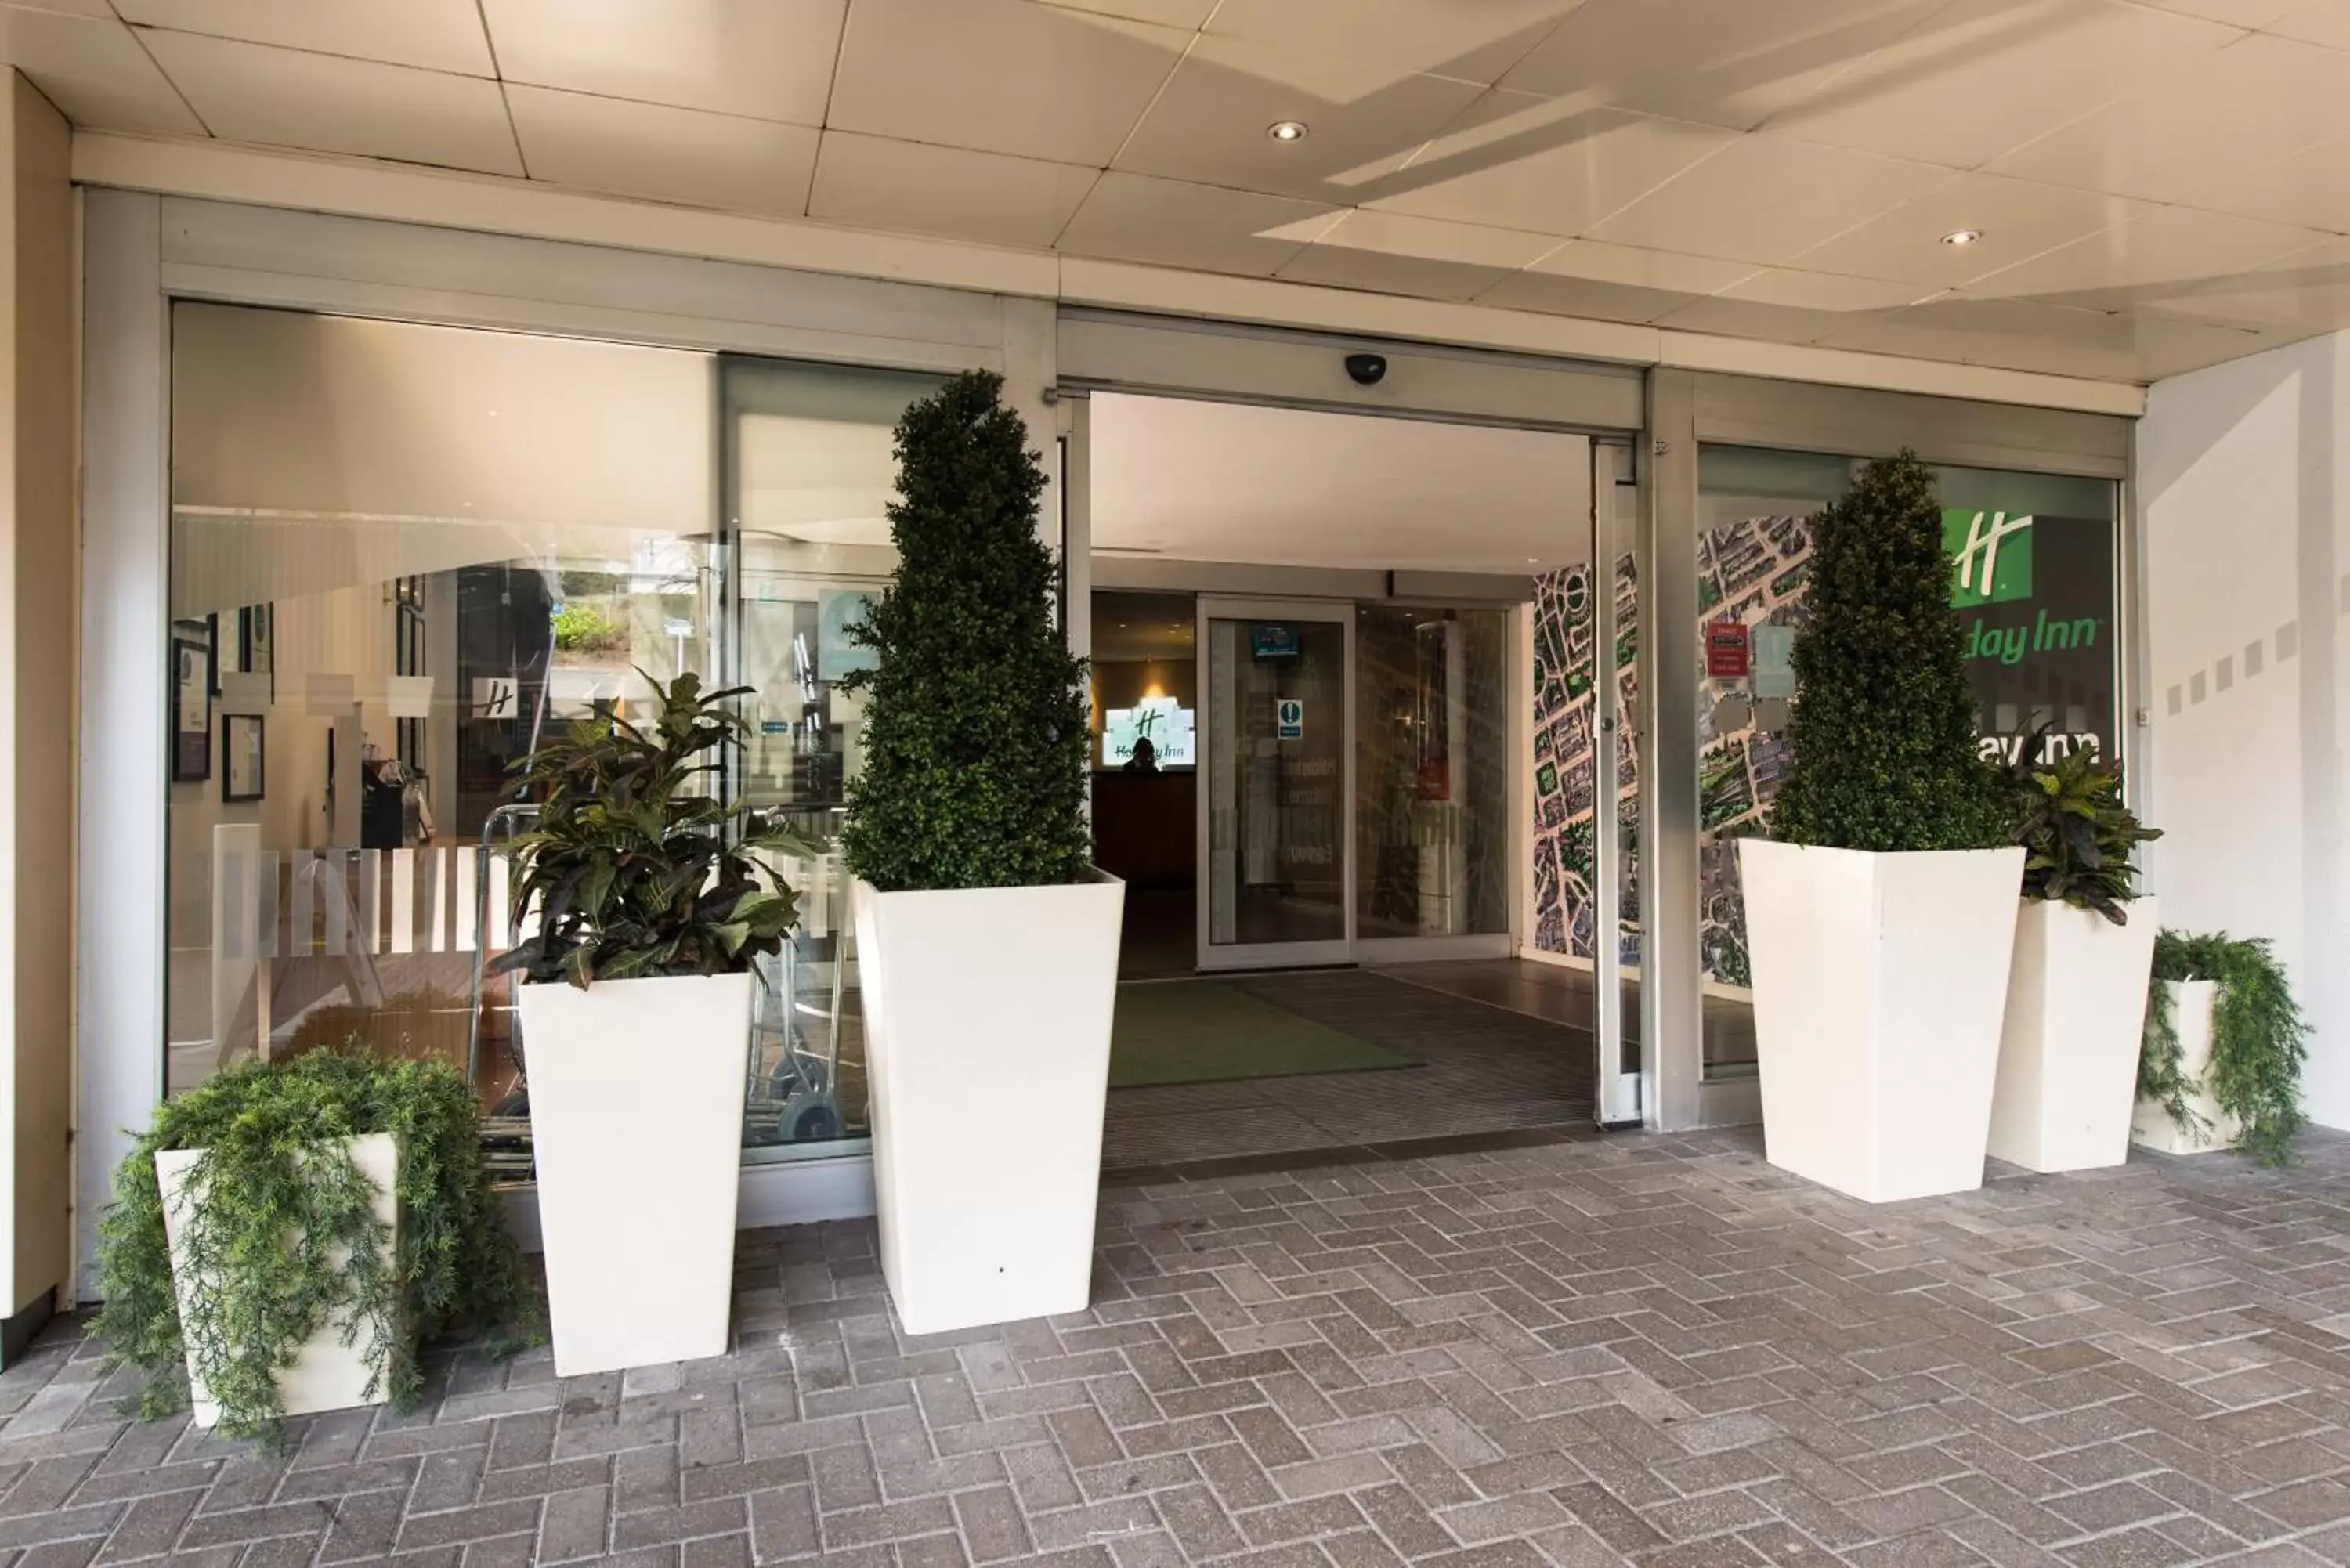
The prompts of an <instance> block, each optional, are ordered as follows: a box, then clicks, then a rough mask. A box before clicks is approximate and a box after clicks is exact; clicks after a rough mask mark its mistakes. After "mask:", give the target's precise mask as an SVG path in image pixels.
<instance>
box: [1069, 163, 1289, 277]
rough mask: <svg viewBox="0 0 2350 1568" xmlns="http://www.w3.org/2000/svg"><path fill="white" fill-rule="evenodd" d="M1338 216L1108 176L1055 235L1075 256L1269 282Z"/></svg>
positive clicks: (1236, 194) (1279, 199) (1269, 199)
mask: <svg viewBox="0 0 2350 1568" xmlns="http://www.w3.org/2000/svg"><path fill="white" fill-rule="evenodd" d="M1335 214H1336V210H1335V209H1333V208H1330V207H1327V206H1325V205H1322V204H1320V203H1317V202H1299V201H1294V200H1292V199H1291V198H1289V197H1287V196H1264V195H1258V194H1256V193H1254V192H1247V191H1226V190H1222V189H1221V188H1219V187H1217V186H1213V185H1192V184H1187V183H1185V182H1182V181H1180V180H1160V179H1158V178H1155V177H1153V176H1151V175H1148V174H1127V173H1122V172H1120V171H1118V170H1115V169H1113V170H1111V171H1109V172H1108V173H1107V174H1105V175H1103V176H1102V177H1101V181H1100V182H1099V183H1098V184H1097V185H1096V186H1095V187H1094V189H1093V192H1092V193H1091V194H1089V195H1088V196H1087V198H1086V200H1085V202H1084V204H1083V205H1081V206H1080V207H1078V209H1077V215H1076V217H1074V218H1072V219H1070V220H1069V226H1068V228H1067V229H1066V231H1065V232H1064V233H1063V234H1062V235H1061V244H1060V248H1061V249H1062V250H1064V251H1067V252H1069V253H1070V254H1075V255H1087V256H1099V257H1103V258H1105V259H1107V260H1111V261H1137V262H1149V263H1152V264H1155V265H1159V266H1175V267H1198V268H1200V269H1201V270H1202V271H1206V272H1232V273H1246V274H1250V275H1255V276H1260V277H1269V276H1271V275H1273V274H1274V273H1275V272H1277V271H1279V270H1280V268H1281V265H1282V264H1283V263H1284V262H1286V261H1288V260H1289V259H1290V257H1292V256H1294V255H1295V254H1297V253H1298V252H1299V251H1301V250H1303V249H1305V246H1306V245H1308V244H1311V243H1313V241H1314V240H1315V239H1316V238H1318V237H1319V236H1320V235H1321V234H1322V233H1323V232H1324V231H1325V230H1326V229H1327V228H1328V227H1329V223H1330V219H1331V218H1332V217H1333V216H1335Z"/></svg>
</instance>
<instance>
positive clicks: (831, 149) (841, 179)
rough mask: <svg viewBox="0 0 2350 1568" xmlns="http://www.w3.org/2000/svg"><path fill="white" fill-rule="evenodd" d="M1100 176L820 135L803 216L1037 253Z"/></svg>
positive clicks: (991, 156) (1028, 161)
mask: <svg viewBox="0 0 2350 1568" xmlns="http://www.w3.org/2000/svg"><path fill="white" fill-rule="evenodd" d="M1100 177H1101V174H1100V171H1098V170H1094V169H1087V168H1083V167H1081V166H1078V165H1076V164H1070V163H1045V162H1041V161H1037V160H1035V159H1032V158H1008V157H1005V156H1004V155H1003V154H1002V153H1000V152H972V151H967V150H965V149H963V148H960V147H931V146H929V145H927V144H925V143H921V142H915V141H892V140H889V139H888V138H886V137H879V136H858V135H857V134H855V133H854V132H852V131H846V130H827V131H826V132H825V133H824V146H823V148H822V150H821V151H818V152H817V154H816V190H815V192H814V193H813V194H812V195H811V196H810V197H809V198H808V216H810V217H812V218H822V219H825V220H826V221H827V222H830V223H853V224H857V225H859V226H861V227H867V228H876V229H902V230H907V231H910V232H912V233H916V234H944V235H947V236H950V237H951V238H954V239H964V240H982V241H984V242H986V243H988V244H999V245H1025V246H1028V247H1030V248H1032V249H1036V250H1043V249H1045V248H1047V247H1049V246H1050V245H1051V244H1053V242H1054V241H1055V239H1057V238H1059V237H1060V233H1061V231H1062V229H1063V228H1065V227H1066V226H1067V224H1068V222H1069V218H1070V216H1071V215H1072V214H1073V213H1076V210H1077V203H1078V202H1082V201H1084V200H1085V199H1086V193H1087V192H1088V191H1091V190H1092V189H1093V187H1094V182H1095V181H1097V180H1098V179H1099V178H1100Z"/></svg>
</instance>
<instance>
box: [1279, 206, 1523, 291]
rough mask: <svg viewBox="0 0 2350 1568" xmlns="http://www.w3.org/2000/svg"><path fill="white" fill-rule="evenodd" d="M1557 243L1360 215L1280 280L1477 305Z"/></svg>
mask: <svg viewBox="0 0 2350 1568" xmlns="http://www.w3.org/2000/svg"><path fill="white" fill-rule="evenodd" d="M1557 244H1558V241H1557V240H1555V239H1554V238H1553V237H1551V236H1550V235H1548V234H1520V233H1516V232H1513V231H1511V230H1508V229H1488V228H1480V227H1478V226H1476V225H1474V224H1471V223H1443V222H1440V221H1439V220H1437V219H1434V218H1414V217H1409V216H1407V215H1405V214H1403V213H1367V212H1353V213H1347V215H1346V216H1344V217H1342V218H1340V219H1339V220H1338V222H1337V223H1336V225H1335V226H1333V227H1331V228H1329V229H1327V230H1326V231H1324V233H1323V234H1322V237H1321V238H1320V239H1318V240H1316V241H1315V243H1314V244H1310V245H1308V246H1306V248H1305V250H1304V251H1302V252H1300V253H1299V254H1297V255H1296V256H1295V257H1293V258H1292V259H1291V260H1290V261H1289V262H1288V264H1287V265H1284V266H1283V267H1282V269H1281V272H1280V275H1281V276H1282V277H1284V278H1288V279H1290V280H1292V281H1294V282H1297V283H1320V284H1329V285H1332V286H1336V287H1339V288H1366V289H1376V290H1378V291H1379V292H1380V293H1383V294H1409V295H1418V296H1421V297H1423V298H1429V299H1470V298H1473V297H1474V296H1477V295H1479V294H1482V293H1483V292H1484V291H1485V290H1486V289H1489V288H1491V287H1492V286H1493V285H1495V284H1497V283H1499V282H1501V281H1502V279H1503V278H1505V277H1507V276H1509V275H1510V274H1512V273H1513V272H1516V271H1517V270H1518V269H1520V268H1521V267H1523V266H1525V265H1528V264H1529V263H1531V262H1533V261H1534V260H1535V259H1536V258H1538V257H1540V256H1541V255H1543V254H1544V253H1545V252H1548V251H1550V250H1553V249H1555V248H1556V246H1557Z"/></svg>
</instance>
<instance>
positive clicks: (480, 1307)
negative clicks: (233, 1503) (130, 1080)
mask: <svg viewBox="0 0 2350 1568" xmlns="http://www.w3.org/2000/svg"><path fill="white" fill-rule="evenodd" d="M354 1045H356V1043H354ZM370 1133H389V1134H390V1135H391V1136H392V1137H394V1138H395V1139H396V1140H398V1143H399V1147H400V1162H399V1178H398V1180H397V1182H396V1184H395V1185H396V1187H397V1189H398V1190H397V1193H396V1196H397V1198H398V1200H399V1204H400V1226H399V1228H398V1245H397V1247H396V1248H395V1249H393V1250H392V1251H391V1255H390V1259H389V1261H387V1259H386V1257H385V1248H384V1245H383V1243H384V1241H385V1239H386V1238H385V1235H384V1231H385V1227H384V1226H383V1224H382V1222H381V1221H380V1220H378V1219H377V1217H376V1200H377V1198H378V1192H377V1189H376V1187H375V1185H374V1183H373V1182H372V1181H371V1180H370V1179H369V1178H368V1176H367V1174H366V1173H365V1172H364V1171H362V1170H361V1169H360V1168H359V1166H358V1165H357V1164H356V1163H355V1162H354V1161H353V1160H352V1158H351V1155H350V1151H349V1148H348V1146H347V1144H346V1143H345V1142H344V1141H343V1140H346V1139H349V1138H355V1137H363V1136H365V1135H367V1134H370ZM167 1149H201V1150H203V1155H202V1157H201V1158H199V1159H198V1160H197V1162H196V1164H195V1166H194V1168H193V1169H192V1171H191V1172H190V1174H189V1177H188V1180H187V1182H186V1184H184V1186H183V1188H182V1191H183V1193H185V1194H188V1195H189V1197H188V1198H187V1199H186V1200H185V1201H184V1203H183V1207H182V1214H181V1217H180V1222H181V1231H182V1252H183V1256H184V1259H185V1261H186V1262H187V1263H188V1264H189V1266H190V1267H191V1268H192V1270H193V1271H194V1277H195V1278H196V1279H199V1280H201V1281H203V1282H204V1286H205V1288H203V1289H199V1290H194V1291H192V1292H191V1293H189V1297H188V1300H187V1302H186V1303H185V1306H184V1308H183V1306H182V1302H181V1299H180V1296H179V1294H178V1293H177V1292H176V1290H175V1289H174V1287H173V1284H172V1250H171V1245H170V1243H169V1241H168V1240H167V1239H166V1236H165V1231H164V1224H163V1199H162V1193H161V1189H160V1187H159V1186H158V1184H157V1181H156V1176H155V1157H156V1156H157V1155H158V1154H160V1153H162V1152H163V1151H165V1150H167ZM99 1243H100V1251H99V1287H100V1289H101V1291H102V1292H103V1293H104V1295H105V1299H106V1305H105V1309H104V1310H103V1311H102V1312H100V1313H99V1317H98V1321H97V1324H96V1332H97V1334H99V1336H100V1337H101V1338H103V1339H104V1340H105V1342H106V1345H107V1352H108V1355H109V1358H110V1362H111V1363H114V1364H120V1363H129V1364H130V1365H131V1366H136V1367H138V1368H139V1369H140V1372H142V1373H143V1374H144V1375H145V1383H144V1386H143V1388H142V1391H141V1394H140V1411H141V1413H142V1414H144V1415H146V1416H148V1417H158V1416H163V1415H168V1414H170V1413H172V1412H173V1411H175V1410H179V1409H182V1408H184V1407H186V1405H187V1402H188V1396H189V1383H188V1367H189V1364H190V1362H191V1361H192V1362H193V1364H194V1366H195V1369H196V1373H197V1376H199V1377H201V1378H202V1380H203V1386H204V1388H205V1390H206V1392H207V1393H208V1394H209V1395H210V1397H211V1398H212V1399H213V1402H214V1403H215V1404H217V1405H218V1406H219V1407H220V1410H221V1416H220V1422H219V1430H220V1431H222V1432H223V1433H224V1434H226V1435H228V1436H232V1437H256V1438H263V1439H265V1440H268V1441H275V1440H276V1439H279V1438H282V1436H283V1430H284V1421H285V1406H284V1403H283V1401H282V1400H281V1399H280V1397H279V1395H278V1387H277V1377H278V1375H279V1374H280V1373H281V1372H282V1371H283V1370H284V1369H285V1368H286V1367H287V1366H291V1365H292V1364H293V1361H294V1358H295V1355H296V1352H298V1351H299V1350H300V1348H301V1347H302V1345H304V1344H306V1343H307V1341H308V1340H309V1339H310V1338H311V1337H312V1336H313V1335H315V1334H317V1333H318V1332H319V1331H320V1330H321V1329H322V1328H325V1327H328V1325H330V1324H341V1325H342V1330H341V1334H342V1343H343V1344H344V1345H362V1344H363V1345H364V1349H363V1351H362V1355H364V1356H365V1357H366V1360H367V1364H368V1366H369V1369H370V1380H369V1390H368V1392H369V1397H378V1396H381V1397H387V1398H388V1399H389V1400H390V1402H391V1404H392V1405H394V1406H395V1407H400V1408H409V1407H413V1406H414V1404H415V1403H416V1401H417V1399H418V1397H419V1396H420V1394H421V1390H422V1378H421V1375H420V1373H419V1372H418V1369H417V1362H416V1346H417V1344H418V1343H419V1342H420V1341H421V1340H427V1339H432V1338H435V1337H438V1336H440V1335H442V1334H446V1333H448V1332H450V1331H452V1329H455V1328H458V1327H460V1326H463V1327H464V1328H467V1329H469V1330H472V1331H473V1332H475V1333H479V1334H485V1335H488V1336H491V1342H492V1347H493V1348H494V1349H511V1348H513V1347H514V1346H515V1345H519V1344H520V1343H521V1342H522V1341H523V1340H524V1339H525V1338H526V1337H527V1336H529V1335H530V1334H533V1333H535V1332H536V1324H537V1321H538V1312H537V1304H536V1294H535V1293H534V1292H533V1291H532V1290H531V1289H530V1287H529V1285H528V1283H527V1281H526V1278H525V1274H524V1272H523V1267H522V1262H521V1260H520V1259H519V1258H518V1257H517V1256H516V1255H515V1249H514V1245H513V1243H512V1241H509V1240H508V1239H507V1236H506V1234H505V1231H504V1229H503V1228H502V1227H501V1225H500V1224H499V1221H498V1214H497V1210H496V1206H495V1201H494V1199H493V1198H492V1196H491V1194H490V1190H489V1185H488V1181H487V1179H486V1178H485V1176H484V1170H483V1166H482V1149H481V1128H480V1123H479V1118H478V1116H477V1113H476V1109H475V1105H474V1099H473V1090H472V1088H471V1087H470V1086H469V1085H467V1084H466V1082H465V1079H464V1075H463V1074H461V1073H460V1072H458V1071H457V1069H455V1068H454V1067H452V1066H451V1065H449V1064H447V1063H446V1062H442V1061H394V1060H387V1059H384V1058H381V1057H377V1056H373V1055H370V1054H367V1053H365V1052H364V1051H363V1050H360V1049H357V1048H345V1049H321V1050H317V1051H312V1052H309V1053H307V1054H303V1055H300V1056H296V1057H295V1058H293V1059H292V1060H290V1061H286V1062H280V1063H266V1062H247V1063H244V1064H239V1065H237V1066H234V1067H230V1068H227V1069H225V1070H224V1071H222V1072H220V1073H216V1074H214V1075H213V1076H212V1077H211V1078H209V1079H207V1080H206V1081H205V1082H204V1083H203V1084H202V1085H198V1086H197V1087H196V1088H194V1089H192V1090H190V1091H189V1092H187V1093H186V1094H183V1095H179V1096H174V1097H173V1098H172V1099H169V1100H166V1101H164V1102H163V1104H162V1105H161V1106H160V1107H159V1108H158V1109H157V1110H156V1113H155V1120H154V1125H153V1126H151V1127H149V1128H148V1130H147V1131H146V1132H145V1133H144V1134H143V1135H141V1136H140V1138H139V1139H138V1141H137V1142H136V1143H134V1144H133V1145H132V1146H131V1149H130V1154H129V1155H128V1156H126V1157H125V1158H124V1159H123V1161H122V1163H121V1164H120V1165H119V1166H117V1167H116V1168H115V1171H114V1202H113V1204H112V1206H111V1207H110V1208H109V1210H107V1212H106V1215H105V1217H104V1218H103V1219H102V1220H100V1221H99Z"/></svg>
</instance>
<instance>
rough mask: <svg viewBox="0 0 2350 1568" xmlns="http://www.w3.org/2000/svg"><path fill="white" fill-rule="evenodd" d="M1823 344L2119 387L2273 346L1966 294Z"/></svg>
mask: <svg viewBox="0 0 2350 1568" xmlns="http://www.w3.org/2000/svg"><path fill="white" fill-rule="evenodd" d="M1823 341H1824V342H1825V343H1826V344H1827V345H1828V346H1829V347H1832V348H1858V349H1866V350H1868V351H1871V352H1875V353H1881V354H1906V355H1912V356H1915V357H1918V358H1929V359H1951V360H1957V361H1960V362H1962V363H1966V364H1977V365H2000V366H2004V367H2006V368H2008V369H2017V370H2038V371H2043V372H2045V373H2047V374H2050V375H2059V376H2087V377H2091V378H2094V379H2101V380H2119V381H2142V380H2151V379H2155V378H2156V377H2158V376H2161V375H2166V374H2169V373H2171V372H2170V370H2169V369H2168V368H2167V367H2169V366H2172V365H2175V364H2178V363H2180V362H2181V361H2183V360H2186V359H2196V358H2199V357H2200V358H2199V362H2200V363H2203V364H2216V363H2218V362H2220V360H2223V359H2231V358H2240V357H2241V356H2242V355H2244V354H2249V353H2254V352H2257V351H2258V350H2259V349H2260V348H2263V347H2265V346H2266V342H2265V340H2264V339H2263V338H2262V336H2261V335H2260V334H2258V333H2254V332H2249V331H2244V330H2240V329H2237V328H2233V327H2214V326H2209V325H2206V324H2204V323H2201V322H2192V321H2179V320H2173V319H2165V318H2161V317H2129V316H2120V315H2112V314H2107V313H2105V312H2100V311H2094V310H2072V309H2066V308H2064V307H2062V306H2052V305H2043V304H2039V303H2036V302H2034V301H2032V300H2023V299H1985V298H1981V297H1978V296H1970V295H1966V294H1952V295H1946V296H1942V297H1941V298H1939V299H1935V300H1931V301H1929V302H1928V303H1926V304H1923V305H1917V306H1910V307H1909V308H1908V309H1907V310H1901V311H1895V312H1893V313H1891V314H1890V315H1888V316H1887V317H1882V318H1877V317H1871V318H1868V319H1866V320H1864V321H1862V322H1858V323H1856V324H1854V325H1853V326H1852V327H1849V328H1847V329H1846V330H1844V331H1840V332H1837V333H1834V334H1831V335H1830V336H1829V337H1826V338H1825V339H1823Z"/></svg>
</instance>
